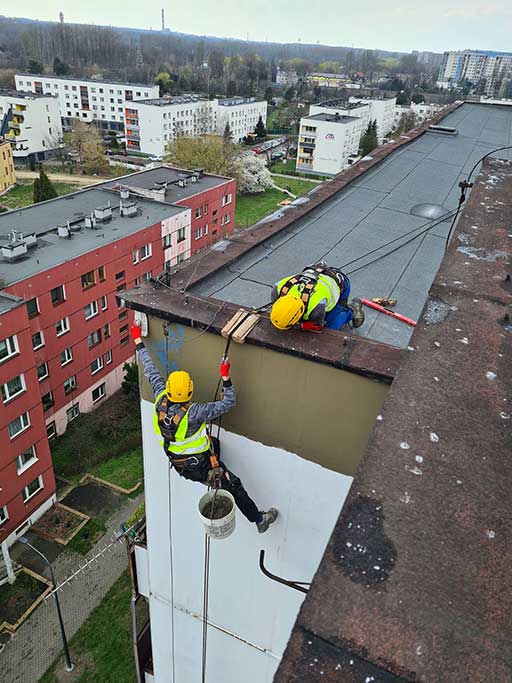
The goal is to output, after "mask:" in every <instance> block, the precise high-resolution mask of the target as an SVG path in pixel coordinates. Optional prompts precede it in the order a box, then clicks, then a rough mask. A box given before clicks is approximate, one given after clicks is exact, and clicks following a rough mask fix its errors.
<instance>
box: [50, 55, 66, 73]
mask: <svg viewBox="0 0 512 683" xmlns="http://www.w3.org/2000/svg"><path fill="white" fill-rule="evenodd" d="M69 72H70V68H69V66H68V65H67V64H65V63H64V62H63V61H62V60H61V59H60V58H59V57H55V59H54V60H53V73H54V74H55V75H56V76H66V75H67V74H69Z"/></svg>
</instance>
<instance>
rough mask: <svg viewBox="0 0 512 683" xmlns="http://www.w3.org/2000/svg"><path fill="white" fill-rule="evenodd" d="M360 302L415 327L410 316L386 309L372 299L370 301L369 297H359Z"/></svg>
mask: <svg viewBox="0 0 512 683" xmlns="http://www.w3.org/2000/svg"><path fill="white" fill-rule="evenodd" d="M361 302H362V303H363V304H364V305H365V306H368V307H369V308H374V309H375V310H376V311H379V313H385V314H386V315H390V316H391V317H392V318H396V319H397V320H400V322H403V323H406V324H407V325H412V327H416V321H414V320H413V319H412V318H408V317H407V316H405V315H402V314H401V313H395V312H394V311H388V309H387V308H384V306H381V305H380V304H376V303H375V302H374V301H370V299H366V298H365V297H362V298H361Z"/></svg>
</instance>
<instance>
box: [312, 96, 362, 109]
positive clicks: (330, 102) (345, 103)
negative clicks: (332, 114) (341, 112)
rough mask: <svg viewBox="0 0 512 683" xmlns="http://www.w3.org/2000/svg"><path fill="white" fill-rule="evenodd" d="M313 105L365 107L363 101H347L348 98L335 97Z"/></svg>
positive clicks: (338, 107) (348, 107)
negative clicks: (335, 98)
mask: <svg viewBox="0 0 512 683" xmlns="http://www.w3.org/2000/svg"><path fill="white" fill-rule="evenodd" d="M361 99H362V98H361ZM312 106H313V107H326V108H329V109H331V108H332V109H360V108H361V107H366V106H367V105H366V104H365V103H364V102H349V101H348V100H343V99H337V100H324V101H323V102H319V103H318V104H313V105H312Z"/></svg>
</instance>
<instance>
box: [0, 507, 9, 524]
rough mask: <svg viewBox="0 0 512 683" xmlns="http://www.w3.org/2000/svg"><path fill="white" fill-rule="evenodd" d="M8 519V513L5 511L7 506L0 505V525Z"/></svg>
mask: <svg viewBox="0 0 512 683" xmlns="http://www.w3.org/2000/svg"><path fill="white" fill-rule="evenodd" d="M8 519H9V513H8V512H7V506H6V505H2V507H0V526H1V525H2V524H3V523H4V522H7V520H8Z"/></svg>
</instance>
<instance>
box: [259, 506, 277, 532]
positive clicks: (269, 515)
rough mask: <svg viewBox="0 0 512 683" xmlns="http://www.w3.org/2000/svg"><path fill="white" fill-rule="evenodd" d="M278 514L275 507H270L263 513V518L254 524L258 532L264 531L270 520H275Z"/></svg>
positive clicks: (270, 522)
mask: <svg viewBox="0 0 512 683" xmlns="http://www.w3.org/2000/svg"><path fill="white" fill-rule="evenodd" d="M278 515H279V512H278V511H277V510H276V509H275V508H270V510H269V511H268V512H264V513H263V519H262V520H261V522H258V524H256V526H257V527H258V531H259V532H260V534H264V533H265V531H266V530H267V529H268V528H269V526H270V525H271V524H272V522H275V521H276V519H277V516H278Z"/></svg>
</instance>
